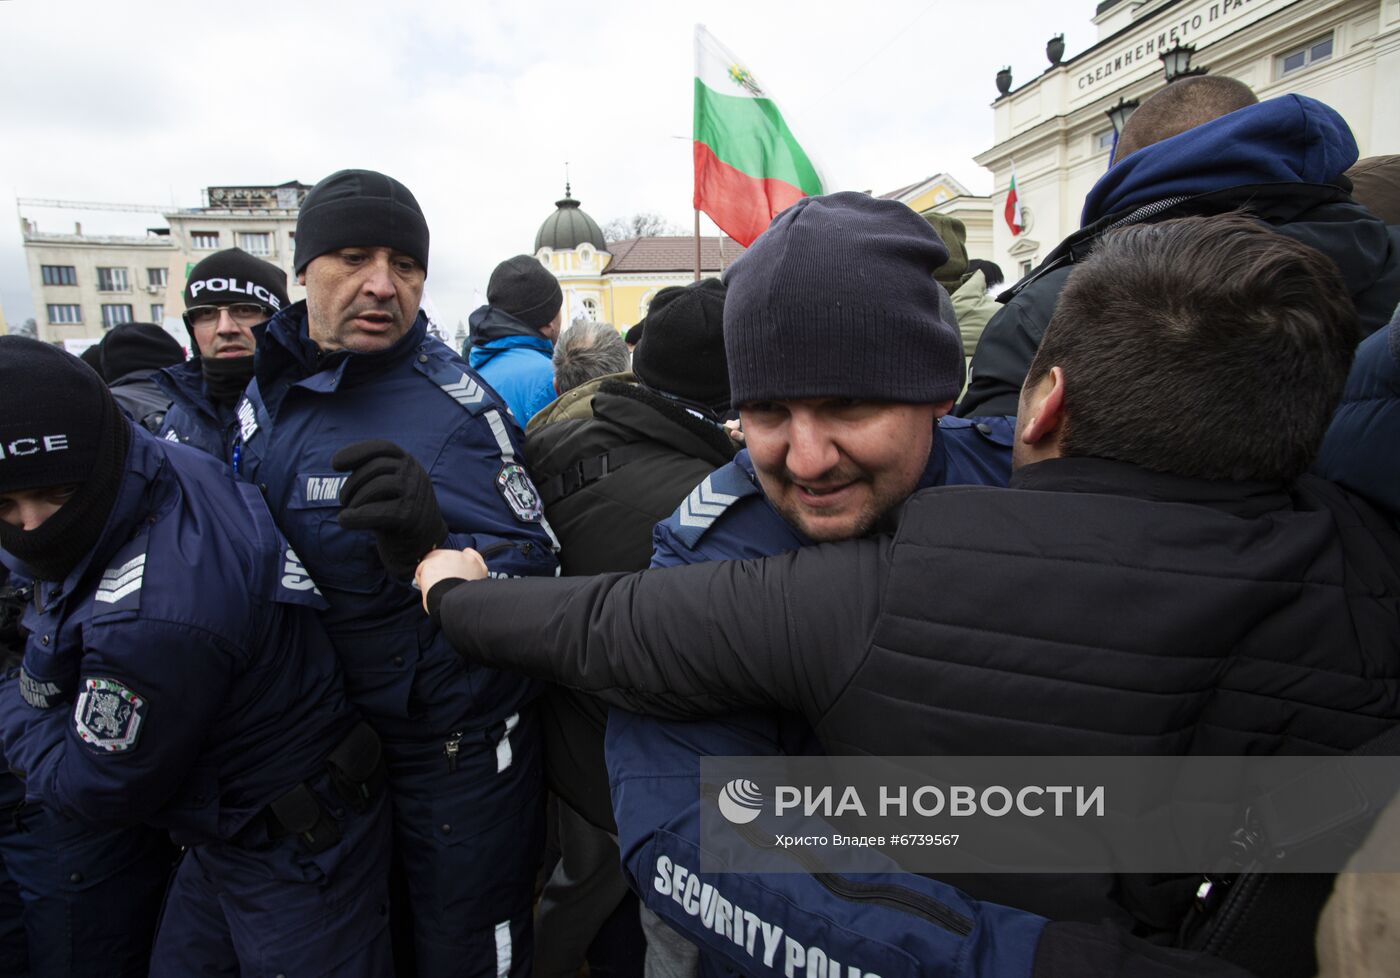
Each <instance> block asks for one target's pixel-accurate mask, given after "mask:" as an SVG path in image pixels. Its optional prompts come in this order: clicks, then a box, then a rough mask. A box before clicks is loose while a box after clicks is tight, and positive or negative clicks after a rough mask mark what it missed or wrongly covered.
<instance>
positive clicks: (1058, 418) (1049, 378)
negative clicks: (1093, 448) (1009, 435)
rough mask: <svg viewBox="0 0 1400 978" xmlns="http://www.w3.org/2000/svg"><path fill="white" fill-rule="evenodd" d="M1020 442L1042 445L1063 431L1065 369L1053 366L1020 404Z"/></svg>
mask: <svg viewBox="0 0 1400 978" xmlns="http://www.w3.org/2000/svg"><path fill="white" fill-rule="evenodd" d="M1021 411H1022V413H1023V414H1024V416H1025V417H1024V419H1023V420H1022V422H1021V431H1020V437H1021V441H1022V442H1024V443H1025V444H1027V445H1039V444H1041V443H1042V442H1044V441H1045V440H1046V439H1047V438H1050V437H1052V436H1054V435H1055V433H1056V432H1058V431H1059V430H1060V426H1061V425H1062V424H1063V423H1064V418H1065V372H1064V370H1062V369H1061V368H1059V367H1051V368H1050V372H1049V373H1048V374H1046V375H1045V376H1044V377H1041V378H1040V381H1039V383H1037V384H1036V385H1035V388H1034V390H1032V391H1030V392H1029V393H1028V395H1027V397H1026V398H1025V402H1024V403H1023V404H1022V405H1021Z"/></svg>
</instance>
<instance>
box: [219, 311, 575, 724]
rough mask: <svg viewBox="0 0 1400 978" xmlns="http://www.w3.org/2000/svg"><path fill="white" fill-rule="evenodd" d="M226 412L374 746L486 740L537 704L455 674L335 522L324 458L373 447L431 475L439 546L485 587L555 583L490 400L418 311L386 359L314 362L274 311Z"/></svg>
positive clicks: (477, 671) (480, 675)
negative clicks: (397, 452) (387, 446)
mask: <svg viewBox="0 0 1400 978" xmlns="http://www.w3.org/2000/svg"><path fill="white" fill-rule="evenodd" d="M237 413H238V423H239V432H238V441H237V442H236V444H235V446H234V450H233V453H232V454H233V461H234V472H235V473H236V474H237V475H238V476H239V478H243V479H247V480H249V481H251V482H252V483H254V484H255V485H257V486H258V488H259V489H261V490H262V492H263V493H264V495H265V496H266V497H267V500H268V503H269V505H270V506H271V507H272V510H273V512H275V513H277V514H278V521H279V523H280V525H281V527H282V530H283V532H284V533H286V534H287V537H288V538H289V539H290V540H291V542H292V545H293V546H295V547H296V548H297V552H298V553H299V554H301V556H302V557H303V558H304V560H305V562H306V567H307V569H308V570H309V571H310V573H311V577H312V579H313V580H314V581H316V583H317V584H318V585H319V586H320V588H321V590H322V592H323V593H324V594H325V596H326V600H327V601H328V602H329V608H328V609H327V611H326V612H325V613H324V615H323V621H324V622H325V624H326V628H327V630H328V631H329V632H330V634H331V639H332V641H333V642H334V643H335V646H336V650H337V651H338V652H339V653H340V658H341V664H342V666H343V667H344V669H345V673H346V687H347V690H348V692H349V695H350V699H351V701H352V702H354V704H355V705H356V706H357V707H359V709H360V710H361V711H362V712H363V713H364V714H365V717H366V719H368V720H369V721H370V722H371V723H373V724H374V726H375V727H376V728H377V729H378V730H379V732H380V734H381V735H382V736H384V737H385V738H386V739H390V740H405V741H421V740H426V739H436V738H440V737H447V736H452V735H455V734H456V733H459V732H461V731H463V730H477V731H481V730H485V729H486V728H488V727H491V726H494V725H495V724H497V723H499V722H501V721H504V720H505V719H506V718H507V717H509V716H510V715H511V714H512V713H515V712H516V711H517V710H518V709H519V708H520V707H521V706H522V705H523V704H524V703H526V702H527V701H528V700H529V699H531V698H532V697H533V696H534V695H535V693H536V692H537V689H536V686H535V684H533V683H532V682H531V681H530V680H527V679H525V678H523V677H521V676H518V675H515V674H513V673H503V672H500V671H498V670H495V669H490V668H486V667H484V666H475V665H467V664H465V663H464V662H463V660H462V658H461V656H459V655H457V653H456V652H454V651H453V650H452V648H451V646H450V645H448V643H447V640H446V639H445V638H443V636H442V634H441V632H440V630H439V629H438V627H437V626H436V625H434V624H433V623H432V622H431V620H430V619H429V618H428V617H427V616H426V615H424V614H423V609H422V605H421V596H420V594H419V593H418V591H417V590H416V589H415V588H414V587H413V582H412V580H411V579H410V578H402V579H401V578H396V577H393V576H391V575H390V574H389V572H388V571H387V570H385V568H384V565H383V564H382V563H381V561H380V559H379V555H378V552H377V551H376V550H375V546H374V537H373V534H371V533H370V532H369V531H367V530H346V529H343V528H342V527H341V526H340V524H339V522H338V521H337V517H338V516H339V513H340V489H341V487H342V486H343V485H344V483H345V479H346V477H347V473H345V472H337V471H335V470H334V469H333V468H331V457H332V456H334V455H335V453H336V452H337V451H339V450H340V449H341V448H343V447H345V446H346V445H349V444H352V443H354V442H358V441H363V440H365V439H374V438H383V439H387V440H388V441H391V442H394V443H395V444H397V445H399V446H401V447H402V448H403V449H404V450H405V451H407V452H408V453H409V454H411V455H412V456H413V457H414V458H416V459H417V460H418V462H419V463H420V464H421V465H422V466H423V468H424V469H425V470H426V471H427V472H428V474H429V475H430V476H431V478H432V482H433V489H434V491H435V493H436V494H437V501H438V506H439V507H440V508H441V510H442V516H443V520H444V521H445V522H446V523H447V527H448V531H449V532H448V536H447V539H446V540H445V541H444V542H443V543H442V546H444V547H452V548H462V547H473V548H475V549H476V550H478V551H480V552H481V553H482V554H483V556H484V557H485V558H486V562H487V566H488V567H489V569H490V571H491V573H492V574H493V575H505V576H512V577H517V576H527V575H539V574H557V573H558V560H557V558H556V556H555V552H556V550H557V547H558V544H557V541H556V540H555V539H554V535H553V533H552V532H551V531H550V529H549V525H548V523H546V522H545V519H544V515H543V508H542V507H541V505H540V501H539V496H538V493H537V492H536V491H535V487H534V485H533V484H532V483H531V481H530V478H529V476H528V475H527V474H526V472H525V469H524V466H523V463H522V460H521V453H520V443H521V440H522V439H521V436H520V430H519V428H518V427H517V426H516V425H515V424H514V423H513V422H512V421H511V420H510V418H509V415H508V414H507V412H506V408H505V406H504V405H503V404H502V402H501V400H500V399H499V398H498V397H497V396H496V394H495V392H493V391H492V390H491V388H490V387H489V386H487V385H486V384H485V383H484V382H483V381H482V380H481V378H480V377H478V376H477V375H476V374H475V373H473V372H472V370H471V368H470V367H468V366H467V365H466V364H465V363H464V362H463V361H462V359H461V358H460V357H458V356H457V355H456V354H455V353H453V352H452V350H450V349H449V348H448V347H447V346H445V345H444V344H443V343H441V342H439V341H438V340H436V339H433V338H432V337H430V336H428V335H427V318H426V317H425V316H424V315H423V314H422V313H421V312H420V313H419V315H418V318H417V320H416V321H415V322H414V324H413V326H412V327H411V328H410V329H409V330H408V331H407V332H406V333H405V334H404V335H403V336H402V337H401V338H400V339H399V340H398V342H396V343H395V344H394V345H393V346H391V347H389V348H388V349H386V350H383V351H380V352H377V353H350V352H348V351H343V350H342V351H336V352H332V353H325V354H323V353H322V351H321V350H320V348H319V347H317V346H316V344H315V343H313V342H312V341H311V340H310V338H309V337H308V336H307V329H306V303H305V302H298V303H296V304H294V305H292V306H289V307H287V308H286V309H284V310H282V311H281V312H279V313H278V314H277V315H276V316H274V317H273V318H272V319H271V320H269V322H268V323H267V325H266V326H265V327H263V332H262V333H261V334H260V335H259V337H258V352H257V368H256V371H255V376H254V380H253V382H252V383H251V384H249V385H248V390H247V391H246V392H245V393H244V396H243V399H242V400H241V401H240V402H239V405H238V412H237Z"/></svg>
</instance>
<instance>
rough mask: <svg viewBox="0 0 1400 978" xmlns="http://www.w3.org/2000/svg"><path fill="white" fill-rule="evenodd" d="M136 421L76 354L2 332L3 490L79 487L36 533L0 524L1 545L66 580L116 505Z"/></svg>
mask: <svg viewBox="0 0 1400 978" xmlns="http://www.w3.org/2000/svg"><path fill="white" fill-rule="evenodd" d="M130 446H131V425H130V422H128V421H127V420H126V417H125V416H124V415H123V414H122V413H121V409H120V408H118V407H117V403H116V401H114V400H113V399H112V395H111V394H110V393H108V391H107V386H106V385H105V384H104V383H103V382H102V379H101V378H100V377H98V376H97V374H95V373H94V372H93V371H92V370H90V369H88V367H87V366H86V365H84V364H83V362H82V361H80V360H79V359H78V358H77V357H75V356H72V355H71V354H68V353H64V352H63V351H62V350H60V349H58V348H57V347H53V346H49V345H48V344H46V343H40V342H38V341H37V340H31V339H28V338H26V337H20V336H0V492H15V491H18V490H22V489H39V488H44V487H48V486H65V485H73V484H77V485H78V487H79V488H78V491H77V492H76V493H74V494H73V496H72V498H70V499H69V500H68V501H67V502H66V503H64V504H63V507H62V508H61V509H60V510H59V511H58V512H57V513H55V514H54V515H53V516H51V517H49V518H48V519H47V520H45V521H44V523H43V525H42V526H40V527H38V528H36V529H33V530H21V529H20V528H19V527H15V526H11V525H10V524H9V523H5V522H3V521H0V548H3V549H5V550H7V551H8V552H10V553H11V554H13V555H14V556H15V557H18V558H19V559H20V560H22V561H23V562H24V563H25V565H26V566H27V567H28V568H29V569H30V570H31V571H33V572H34V575H35V576H36V577H38V578H39V579H40V580H45V581H61V580H63V579H64V578H65V577H67V576H68V574H69V572H70V571H71V570H72V569H73V568H74V567H76V566H77V564H78V562H79V561H80V560H82V558H83V556H84V555H85V554H87V553H88V551H90V550H91V549H92V548H93V546H94V545H95V544H96V543H97V539H98V537H99V536H100V535H101V533H102V528H103V527H104V526H105V525H106V523H107V517H108V516H110V515H111V512H112V506H113V505H114V504H115V502H116V497H117V486H118V484H119V483H120V482H121V476H122V472H123V470H124V469H125V465H126V455H127V451H128V449H129V448H130Z"/></svg>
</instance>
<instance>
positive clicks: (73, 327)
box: [21, 183, 310, 342]
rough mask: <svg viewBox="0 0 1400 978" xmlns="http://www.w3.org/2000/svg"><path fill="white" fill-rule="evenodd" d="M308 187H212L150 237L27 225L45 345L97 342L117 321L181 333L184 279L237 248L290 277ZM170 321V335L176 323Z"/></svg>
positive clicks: (298, 293) (293, 288) (293, 289)
mask: <svg viewBox="0 0 1400 978" xmlns="http://www.w3.org/2000/svg"><path fill="white" fill-rule="evenodd" d="M308 189H310V188H309V187H307V186H305V185H303V184H300V183H289V184H284V185H282V186H280V187H210V188H208V189H207V190H206V191H205V206H203V207H191V208H183V209H179V210H171V211H167V212H165V213H164V214H163V215H162V216H163V217H164V218H165V222H166V224H167V225H168V227H166V228H155V229H152V230H150V231H148V232H147V234H146V236H145V237H134V236H130V237H127V236H113V235H85V234H83V232H82V227H81V226H80V225H78V226H75V227H74V230H73V232H72V233H63V234H55V233H50V232H46V231H41V230H39V228H38V227H37V226H36V225H34V224H33V222H31V221H29V220H27V219H21V232H22V235H23V238H24V252H25V259H26V262H27V264H28V267H29V286H30V291H31V293H32V295H33V297H34V318H35V321H36V322H37V323H38V327H39V339H41V340H45V341H47V342H59V341H63V340H83V339H95V338H98V337H100V336H101V335H102V333H103V332H104V331H105V330H107V329H110V328H111V327H112V326H114V325H116V324H117V323H120V322H157V323H164V324H165V325H166V327H167V329H170V330H171V331H172V332H174V333H175V335H177V336H181V335H183V332H184V331H183V329H182V328H179V326H178V320H179V317H180V315H181V314H182V313H183V312H184V309H185V307H184V301H183V292H184V287H185V280H186V278H187V277H188V275H189V271H190V269H192V268H193V267H194V266H195V265H196V264H197V263H198V262H199V261H200V260H201V259H203V258H205V257H207V256H208V255H210V254H212V253H213V252H215V251H221V250H223V249H225V248H233V247H238V248H242V249H243V250H244V251H247V252H250V253H251V254H254V255H257V256H258V257H259V258H262V259H263V260H265V261H268V262H271V263H272V264H274V265H277V266H278V267H280V268H282V269H283V270H284V271H286V272H287V283H288V290H287V291H288V292H289V293H290V294H291V297H292V300H293V301H296V300H298V299H300V298H303V297H304V295H305V290H304V289H302V288H300V287H299V286H297V285H296V283H295V278H294V276H293V275H292V253H293V249H294V247H295V236H294V235H295V231H296V220H297V210H298V207H299V206H300V204H301V198H302V197H304V196H305V194H306V191H307V190H308ZM167 321H173V324H174V327H173V328H172V325H171V323H170V322H167Z"/></svg>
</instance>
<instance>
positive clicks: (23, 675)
mask: <svg viewBox="0 0 1400 978" xmlns="http://www.w3.org/2000/svg"><path fill="white" fill-rule="evenodd" d="M5 559H6V562H7V563H9V562H12V558H10V557H9V556H8V555H5ZM36 587H37V591H36V596H35V601H34V603H33V604H31V605H30V607H29V609H28V610H27V612H26V613H25V618H24V625H25V627H26V628H28V629H29V631H30V635H29V640H28V644H27V646H26V649H25V656H24V664H23V666H22V668H21V670H20V672H19V675H18V676H17V677H16V678H15V679H13V680H11V681H9V682H6V683H5V684H4V687H3V689H0V746H3V750H4V756H5V760H6V762H7V763H8V764H9V766H10V767H11V768H13V769H15V770H16V771H21V772H23V777H24V779H25V782H26V795H27V797H28V798H30V799H32V800H36V801H39V802H42V803H43V804H44V805H46V806H49V807H52V808H53V809H55V810H57V811H59V812H62V813H64V814H66V815H70V816H73V817H76V818H81V819H86V820H88V821H92V822H99V823H103V822H105V823H134V822H147V823H149V824H152V825H158V826H162V827H165V828H168V829H169V830H170V832H171V836H172V837H173V838H174V839H175V841H176V842H179V843H181V844H195V843H202V842H210V841H215V840H228V839H231V838H233V837H234V836H236V835H237V834H238V832H239V831H240V830H241V829H243V828H244V827H245V826H246V825H247V824H248V823H249V822H250V820H252V819H253V817H254V816H255V815H257V814H258V813H260V812H261V811H262V810H263V808H264V807H265V806H266V805H267V804H268V802H270V801H272V800H273V799H275V798H277V797H278V796H280V795H281V794H282V793H284V792H285V791H287V790H288V789H289V788H291V787H292V786H293V785H295V784H296V783H297V782H299V781H302V780H305V779H307V778H309V777H312V776H314V775H316V774H318V773H319V772H321V771H322V770H323V765H324V761H325V757H326V755H327V754H328V753H329V752H330V750H331V749H332V748H333V747H334V746H335V745H336V744H338V743H339V742H340V741H341V740H342V739H343V738H344V737H345V735H346V734H347V733H348V732H349V731H350V729H351V728H352V727H353V726H354V724H355V723H356V722H357V719H356V717H355V714H354V712H353V711H352V709H351V708H350V706H349V704H348V703H347V701H346V698H345V694H344V690H343V688H342V684H341V678H340V674H339V669H338V667H337V664H336V657H335V652H334V650H333V649H332V647H331V644H330V642H329V640H328V638H327V636H326V633H325V631H324V630H323V629H322V628H321V625H320V624H319V622H318V621H317V617H316V612H315V610H314V609H317V608H320V607H323V606H324V604H325V602H324V601H323V600H322V598H321V596H320V595H319V594H318V593H317V592H316V591H315V589H314V586H313V585H312V583H311V580H310V579H309V578H308V577H307V576H306V575H305V572H304V571H303V570H302V569H301V564H300V562H299V561H298V559H297V557H296V554H295V553H294V552H293V551H292V550H291V549H290V548H289V547H288V545H287V541H286V540H285V539H284V538H283V537H282V535H281V534H280V533H279V532H278V530H277V527H276V525H275V524H274V523H273V520H272V515H271V514H270V513H269V512H268V510H267V506H266V504H265V503H264V502H263V500H262V498H261V497H260V496H259V495H258V491H257V490H256V489H254V488H253V487H251V486H247V485H239V484H237V483H235V482H233V481H232V480H231V479H229V477H228V472H227V470H226V469H225V468H224V467H223V466H221V465H220V464H219V463H218V462H217V461H216V460H214V459H212V458H210V457H209V456H207V455H205V454H203V453H201V452H197V451H194V450H192V449H188V448H184V447H182V446H179V445H172V444H170V443H168V442H165V441H162V440H160V439H157V438H155V437H154V436H153V435H150V434H147V433H146V432H145V431H143V430H141V429H140V428H139V426H136V425H133V426H132V443H131V449H130V452H129V454H128V456H127V460H126V472H125V474H124V475H123V477H122V480H121V483H120V485H119V487H118V490H117V499H116V503H115V505H114V508H113V510H112V514H111V516H110V517H109V519H108V521H107V525H106V527H105V529H104V530H103V532H102V536H101V538H100V539H99V541H98V542H97V544H96V546H95V547H94V548H93V549H92V551H91V552H90V553H89V554H88V555H87V557H85V558H84V559H83V561H82V562H81V563H79V564H78V566H77V567H76V568H75V569H74V570H73V571H72V573H70V574H69V575H68V578H67V579H66V580H64V581H63V582H62V583H60V584H49V583H42V582H41V583H38V584H37V585H36Z"/></svg>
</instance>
